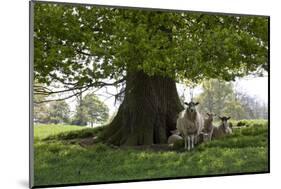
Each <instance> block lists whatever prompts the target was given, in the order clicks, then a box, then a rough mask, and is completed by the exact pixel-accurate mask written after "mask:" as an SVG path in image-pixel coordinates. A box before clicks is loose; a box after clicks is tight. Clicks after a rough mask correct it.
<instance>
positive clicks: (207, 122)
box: [203, 113, 216, 141]
mask: <svg viewBox="0 0 281 189" xmlns="http://www.w3.org/2000/svg"><path fill="white" fill-rule="evenodd" d="M207 116H208V118H206V119H204V128H203V132H204V133H206V134H207V140H209V141H211V140H212V135H213V131H214V125H213V120H214V116H216V115H215V114H212V113H207Z"/></svg>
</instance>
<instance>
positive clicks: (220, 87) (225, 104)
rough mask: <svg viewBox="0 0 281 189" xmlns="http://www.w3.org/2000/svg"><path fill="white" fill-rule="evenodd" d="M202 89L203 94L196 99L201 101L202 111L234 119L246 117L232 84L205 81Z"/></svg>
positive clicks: (200, 107) (214, 80)
mask: <svg viewBox="0 0 281 189" xmlns="http://www.w3.org/2000/svg"><path fill="white" fill-rule="evenodd" d="M202 88H203V93H201V94H200V95H199V96H198V97H197V98H196V99H197V100H198V101H200V106H199V109H200V110H201V111H203V112H212V113H216V114H218V115H229V116H231V117H232V118H234V119H242V118H244V117H245V111H244V109H243V107H242V104H241V102H240V101H239V99H237V98H236V96H235V91H234V88H233V84H232V83H230V82H225V81H219V80H216V79H212V80H208V81H203V83H202Z"/></svg>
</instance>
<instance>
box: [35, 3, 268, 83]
mask: <svg viewBox="0 0 281 189" xmlns="http://www.w3.org/2000/svg"><path fill="white" fill-rule="evenodd" d="M34 18H35V23H34V46H35V48H34V49H35V57H34V58H35V59H34V76H35V79H36V80H38V82H40V83H45V84H47V85H49V84H51V83H52V82H60V83H62V84H63V85H64V86H68V88H71V87H72V88H83V87H89V86H94V87H97V86H105V85H118V84H120V83H121V82H123V81H124V78H125V77H126V73H127V72H128V71H143V72H145V73H146V74H148V75H151V76H153V75H160V76H165V77H171V78H173V79H175V80H181V79H190V80H193V81H197V80H199V79H206V78H207V79H208V78H218V79H223V80H227V81H229V80H233V79H234V78H235V77H236V76H244V75H247V74H249V73H251V72H254V71H256V70H257V69H258V68H261V67H262V68H264V69H265V70H267V59H268V18H267V17H262V16H237V15H236V16H233V15H232V16H228V15H214V14H206V13H204V14H203V13H191V12H176V11H172V12H167V11H165V12H164V11H155V10H138V9H125V8H104V7H94V6H93V7H89V6H78V5H77V6H74V5H57V4H46V3H39V2H37V3H35V17H34ZM104 79H112V80H114V81H116V82H114V83H104V82H103V81H104ZM119 81H120V82H119Z"/></svg>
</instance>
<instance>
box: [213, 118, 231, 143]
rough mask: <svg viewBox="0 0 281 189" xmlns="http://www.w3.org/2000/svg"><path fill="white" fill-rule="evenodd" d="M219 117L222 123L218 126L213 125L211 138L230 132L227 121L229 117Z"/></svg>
mask: <svg viewBox="0 0 281 189" xmlns="http://www.w3.org/2000/svg"><path fill="white" fill-rule="evenodd" d="M219 118H220V120H221V122H222V123H221V125H220V126H219V127H214V130H213V138H221V137H224V136H226V135H228V134H232V129H231V127H230V126H229V124H228V122H227V121H228V120H229V119H230V118H231V117H225V116H223V117H220V116H219Z"/></svg>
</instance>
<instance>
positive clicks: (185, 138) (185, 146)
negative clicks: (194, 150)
mask: <svg viewBox="0 0 281 189" xmlns="http://www.w3.org/2000/svg"><path fill="white" fill-rule="evenodd" d="M187 140H188V137H186V136H184V149H185V150H186V148H187V145H186V142H187Z"/></svg>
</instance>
